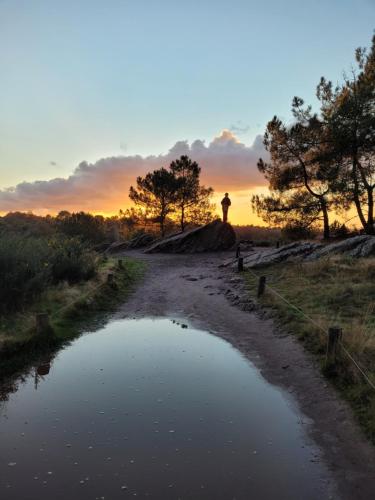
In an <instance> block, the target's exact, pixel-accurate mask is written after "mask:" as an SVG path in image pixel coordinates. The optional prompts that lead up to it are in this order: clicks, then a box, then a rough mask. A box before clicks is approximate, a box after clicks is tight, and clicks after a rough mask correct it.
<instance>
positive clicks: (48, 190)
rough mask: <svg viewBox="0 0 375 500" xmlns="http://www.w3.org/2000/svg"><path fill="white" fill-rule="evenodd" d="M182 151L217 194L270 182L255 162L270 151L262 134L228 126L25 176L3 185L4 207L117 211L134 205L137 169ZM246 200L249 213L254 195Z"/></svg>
mask: <svg viewBox="0 0 375 500" xmlns="http://www.w3.org/2000/svg"><path fill="white" fill-rule="evenodd" d="M183 154H187V155H189V156H190V157H191V158H193V159H194V160H196V161H197V162H198V163H199V165H200V166H201V167H202V181H203V183H204V184H206V185H210V186H212V187H213V188H214V189H215V191H216V192H217V196H218V197H220V194H221V193H222V192H224V191H229V192H230V193H231V195H232V199H233V195H234V196H235V192H244V191H245V192H246V191H247V190H249V191H250V190H251V189H254V188H256V187H259V186H265V180H264V178H263V176H262V175H261V174H260V173H259V172H258V169H257V166H256V163H257V160H258V159H259V157H265V156H266V152H265V150H264V147H263V144H262V139H261V137H260V136H257V137H256V139H255V141H254V143H253V144H252V145H251V146H247V145H245V144H243V143H242V142H240V141H239V140H238V138H237V137H236V136H235V135H234V134H233V133H232V132H231V131H229V130H224V131H223V132H222V133H221V134H220V135H219V136H217V137H215V138H214V139H213V140H212V141H211V142H210V143H209V144H208V145H206V144H205V142H204V141H201V140H199V139H198V140H196V141H194V142H193V143H191V144H189V143H188V142H187V141H179V142H177V143H176V144H175V145H174V146H173V147H172V148H171V149H170V150H169V151H168V153H167V154H164V155H163V154H161V155H158V156H147V157H143V156H139V155H136V156H117V157H109V158H102V159H100V160H98V161H96V162H95V163H87V162H85V161H84V162H82V163H80V164H79V165H78V167H77V168H76V169H75V170H74V172H73V173H72V175H70V176H69V177H67V178H55V179H51V180H48V181H35V182H21V183H20V184H17V185H16V186H15V187H12V188H8V189H3V190H0V212H8V211H14V210H22V211H26V210H31V211H34V212H43V213H45V212H50V213H56V212H58V211H59V210H62V209H67V210H86V211H91V212H105V213H116V212H117V211H118V210H119V209H120V208H125V207H126V206H129V204H130V202H129V199H128V191H129V186H130V185H131V184H134V183H135V179H136V177H137V176H138V175H144V174H145V173H146V172H148V171H150V170H153V169H156V168H160V167H161V166H168V165H169V163H170V162H171V161H172V160H173V159H175V158H177V157H179V156H181V155H183ZM248 196H249V197H250V193H249V194H248ZM247 205H248V206H249V208H248V210H249V212H248V213H249V217H250V203H249V201H247Z"/></svg>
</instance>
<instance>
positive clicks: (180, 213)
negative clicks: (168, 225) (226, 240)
mask: <svg viewBox="0 0 375 500" xmlns="http://www.w3.org/2000/svg"><path fill="white" fill-rule="evenodd" d="M169 168H170V170H171V172H172V173H173V175H174V176H175V178H176V181H177V186H178V190H177V193H176V194H177V197H176V210H177V217H178V220H179V225H180V228H181V231H184V230H185V227H186V224H187V223H188V222H193V221H194V219H195V220H197V216H198V214H201V215H202V214H203V216H204V218H207V216H208V213H209V212H210V211H211V209H212V205H210V202H209V199H210V197H211V196H212V194H213V189H212V188H211V187H209V188H206V187H205V186H201V185H200V173H201V168H200V166H199V165H198V163H197V162H195V161H193V160H191V159H190V158H189V157H188V156H186V155H183V156H181V157H180V158H179V159H177V160H174V161H172V163H171V164H170V167H169Z"/></svg>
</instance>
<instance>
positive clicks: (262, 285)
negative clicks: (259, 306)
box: [257, 276, 266, 299]
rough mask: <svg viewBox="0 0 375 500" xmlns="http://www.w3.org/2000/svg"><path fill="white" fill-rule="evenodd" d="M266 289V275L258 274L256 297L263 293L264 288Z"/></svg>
mask: <svg viewBox="0 0 375 500" xmlns="http://www.w3.org/2000/svg"><path fill="white" fill-rule="evenodd" d="M265 289H266V277H265V276H260V278H259V283H258V294H257V296H258V299H259V297H261V296H262V295H263V294H264V290H265Z"/></svg>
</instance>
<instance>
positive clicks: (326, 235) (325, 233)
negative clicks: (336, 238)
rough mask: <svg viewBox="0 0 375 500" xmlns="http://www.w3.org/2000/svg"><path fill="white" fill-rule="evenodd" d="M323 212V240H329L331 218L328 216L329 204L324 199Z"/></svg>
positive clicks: (322, 203) (322, 200) (322, 202)
mask: <svg viewBox="0 0 375 500" xmlns="http://www.w3.org/2000/svg"><path fill="white" fill-rule="evenodd" d="M320 203H321V207H322V212H323V238H324V239H325V240H329V236H330V233H329V216H328V208H327V203H326V201H325V199H324V198H322V199H321V200H320Z"/></svg>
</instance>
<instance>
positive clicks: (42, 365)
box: [0, 356, 54, 417]
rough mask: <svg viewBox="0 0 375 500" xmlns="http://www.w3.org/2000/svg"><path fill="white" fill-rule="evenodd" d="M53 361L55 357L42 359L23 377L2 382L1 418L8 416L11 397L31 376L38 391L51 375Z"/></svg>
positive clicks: (17, 376)
mask: <svg viewBox="0 0 375 500" xmlns="http://www.w3.org/2000/svg"><path fill="white" fill-rule="evenodd" d="M53 359H54V356H49V357H48V358H46V359H44V360H41V359H40V360H39V362H38V363H37V364H34V365H32V366H29V367H28V368H27V369H26V370H25V371H24V372H23V373H22V374H21V375H20V374H17V375H16V376H14V377H9V378H7V379H4V380H2V381H1V382H0V416H4V417H5V416H6V403H7V402H8V401H9V398H10V395H11V394H14V393H15V392H17V391H18V390H19V388H20V386H21V385H23V384H25V383H26V382H27V381H28V380H29V379H30V377H31V376H32V377H33V378H34V387H35V390H37V389H38V386H39V384H40V383H41V382H42V381H43V380H44V379H45V377H46V376H47V375H48V374H49V372H50V370H51V365H52V362H53Z"/></svg>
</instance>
